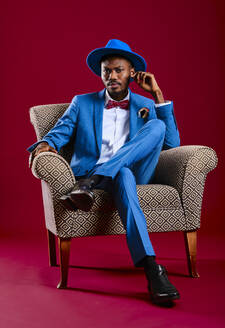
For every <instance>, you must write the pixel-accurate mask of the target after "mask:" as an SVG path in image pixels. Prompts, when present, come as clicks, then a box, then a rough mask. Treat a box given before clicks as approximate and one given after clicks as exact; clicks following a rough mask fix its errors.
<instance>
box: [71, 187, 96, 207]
mask: <svg viewBox="0 0 225 328" xmlns="http://www.w3.org/2000/svg"><path fill="white" fill-rule="evenodd" d="M70 199H71V201H72V202H73V204H74V206H75V207H76V208H78V209H79V210H81V211H84V212H89V211H90V209H91V208H92V205H93V203H94V199H95V197H94V194H93V193H92V192H91V191H88V192H87V191H83V190H79V191H73V192H72V193H71V194H70Z"/></svg>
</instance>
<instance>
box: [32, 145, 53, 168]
mask: <svg viewBox="0 0 225 328" xmlns="http://www.w3.org/2000/svg"><path fill="white" fill-rule="evenodd" d="M46 151H49V152H52V153H55V154H58V152H57V150H56V149H55V148H53V147H51V146H44V147H43V146H42V147H41V148H37V149H35V150H34V151H33V152H32V153H31V157H30V162H29V168H31V167H32V164H33V161H34V158H35V157H36V156H37V155H39V154H41V153H43V152H46Z"/></svg>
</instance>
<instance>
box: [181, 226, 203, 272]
mask: <svg viewBox="0 0 225 328" xmlns="http://www.w3.org/2000/svg"><path fill="white" fill-rule="evenodd" d="M184 241H185V248H186V255H187V263H188V271H189V274H190V276H191V277H192V278H199V277H200V276H199V274H198V272H197V268H196V255H197V231H184Z"/></svg>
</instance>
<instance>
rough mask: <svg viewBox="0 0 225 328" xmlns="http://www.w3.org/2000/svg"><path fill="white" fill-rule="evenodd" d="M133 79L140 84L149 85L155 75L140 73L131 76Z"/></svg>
mask: <svg viewBox="0 0 225 328" xmlns="http://www.w3.org/2000/svg"><path fill="white" fill-rule="evenodd" d="M131 77H132V78H133V79H134V80H135V82H137V84H140V83H143V82H144V83H149V82H150V79H152V78H154V75H153V74H151V73H149V72H142V71H138V72H135V73H134V74H132V75H131Z"/></svg>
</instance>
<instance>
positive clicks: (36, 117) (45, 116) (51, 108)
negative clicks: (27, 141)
mask: <svg viewBox="0 0 225 328" xmlns="http://www.w3.org/2000/svg"><path fill="white" fill-rule="evenodd" d="M68 106H69V103H65V104H51V105H40V106H34V107H31V108H30V120H31V123H32V124H33V126H34V130H35V133H36V136H37V140H41V139H42V138H43V137H44V136H45V135H46V134H47V133H48V132H49V131H50V130H51V129H52V128H53V126H54V125H55V124H56V122H57V121H58V119H59V118H60V117H61V116H62V115H63V113H64V112H65V110H66V109H67V108H68ZM71 147H72V140H71V142H70V143H69V144H68V145H66V146H65V147H63V148H62V149H61V151H60V155H62V156H63V157H64V158H65V159H66V160H67V161H68V162H70V159H71V154H72V148H71Z"/></svg>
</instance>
